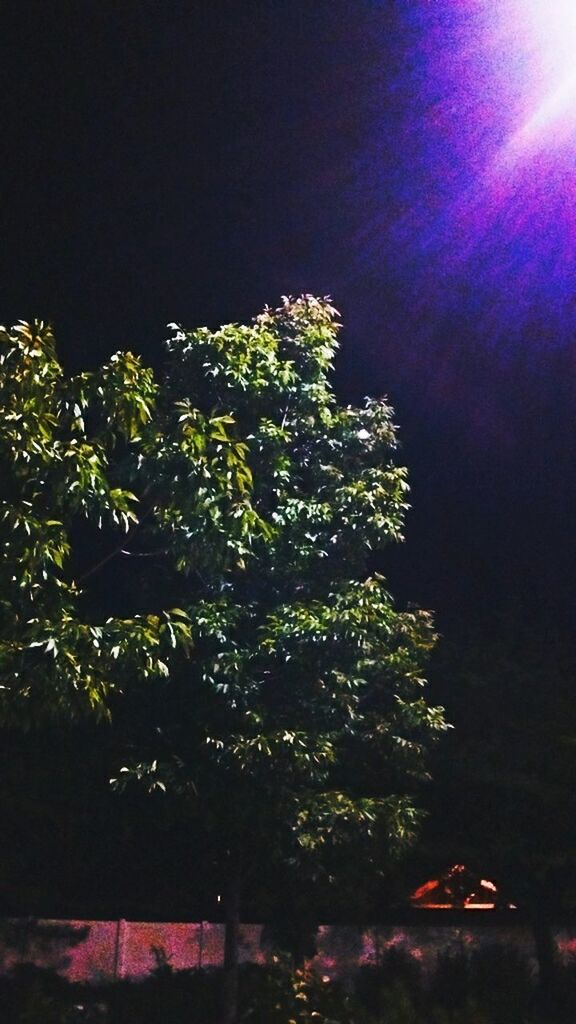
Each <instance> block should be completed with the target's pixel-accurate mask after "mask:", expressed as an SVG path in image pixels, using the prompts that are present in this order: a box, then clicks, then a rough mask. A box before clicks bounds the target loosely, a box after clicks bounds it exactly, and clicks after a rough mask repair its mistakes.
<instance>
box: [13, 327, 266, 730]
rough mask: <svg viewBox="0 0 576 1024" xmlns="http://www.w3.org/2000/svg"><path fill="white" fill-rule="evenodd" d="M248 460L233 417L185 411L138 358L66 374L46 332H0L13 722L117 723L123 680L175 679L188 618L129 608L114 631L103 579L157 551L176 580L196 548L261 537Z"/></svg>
mask: <svg viewBox="0 0 576 1024" xmlns="http://www.w3.org/2000/svg"><path fill="white" fill-rule="evenodd" d="M245 451H246V448H245V445H244V444H242V443H240V442H239V441H238V440H237V439H236V438H235V437H234V435H233V424H232V423H231V420H230V418H229V417H226V416H217V415H214V416H210V415H203V414H202V413H200V412H199V411H198V410H197V409H193V408H191V407H190V405H189V403H187V402H185V401H178V399H177V398H176V397H175V396H171V394H170V378H169V375H168V379H167V381H166V382H165V384H164V386H163V387H160V386H159V384H158V383H157V382H156V381H155V380H154V377H153V374H152V371H151V370H149V369H146V368H145V367H143V366H142V364H141V362H140V360H139V359H138V358H137V357H135V356H133V355H132V354H130V353H124V354H122V353H119V354H117V355H115V356H113V357H112V359H111V360H110V362H109V363H108V364H107V365H105V366H103V367H102V368H101V369H99V370H97V371H95V372H91V373H82V374H80V375H77V376H72V377H70V376H67V375H66V374H65V372H64V369H63V367H62V366H61V365H60V363H59V362H58V360H57V357H56V352H55V346H54V339H53V336H52V331H51V329H50V327H49V326H48V325H46V324H44V323H41V322H38V323H34V324H32V325H28V324H25V323H19V324H17V325H16V326H15V327H13V328H12V329H11V330H7V329H6V328H1V329H0V518H1V520H2V522H3V524H4V532H3V536H4V540H3V558H2V562H1V564H0V686H1V687H2V690H1V693H2V704H1V709H0V710H1V712H2V715H3V718H4V720H5V721H8V722H12V721H14V722H17V723H18V724H22V722H23V721H25V722H30V721H33V720H37V719H38V717H39V716H46V715H47V714H48V715H50V714H60V713H62V712H64V713H65V714H67V715H70V714H72V715H76V714H78V713H81V712H82V711H84V710H86V709H92V710H94V711H97V712H100V713H106V712H107V710H108V704H109V699H110V696H111V694H112V693H113V692H114V691H115V690H116V689H117V688H118V686H119V679H120V678H122V677H125V676H126V675H127V674H132V675H138V676H139V677H154V676H158V675H166V674H167V673H168V671H169V668H168V663H169V661H170V657H171V652H172V651H173V650H174V649H175V648H176V647H179V648H180V647H186V646H187V645H188V644H189V642H190V630H189V624H188V622H187V620H186V617H185V616H184V615H183V614H182V613H181V612H179V611H178V610H174V611H169V610H166V609H164V608H162V609H159V610H158V611H154V613H149V614H144V615H134V614H132V610H133V605H134V603H135V602H134V599H133V601H132V607H127V608H125V609H122V612H123V613H122V614H120V615H119V614H116V615H111V616H108V617H106V618H105V619H104V620H103V621H102V619H101V618H99V616H98V612H99V610H100V609H99V608H98V607H97V605H98V602H97V601H96V602H95V601H94V599H93V594H92V593H91V584H92V583H93V581H94V575H95V574H96V575H98V574H99V573H101V572H102V570H103V569H105V567H107V566H108V565H109V563H110V562H111V561H112V560H114V561H115V563H118V561H119V560H120V561H123V560H124V561H126V560H128V559H130V558H135V559H136V560H138V556H140V555H143V554H144V553H149V551H150V548H151V546H152V547H154V546H156V547H160V548H162V549H163V550H164V551H165V556H166V558H167V559H168V560H169V562H170V563H171V564H172V565H173V567H174V571H176V572H177V571H179V570H183V569H185V568H186V567H188V566H189V564H190V559H191V546H192V545H193V544H194V543H195V544H196V547H197V549H198V550H201V551H204V552H207V551H209V552H210V556H209V557H210V559H211V560H217V559H218V557H219V556H220V555H221V554H223V553H224V552H225V555H226V557H236V558H238V557H240V553H241V552H243V551H244V549H245V546H246V543H247V542H246V537H247V536H248V535H249V534H250V533H251V531H254V532H256V533H257V532H258V529H259V521H258V517H257V516H256V515H255V513H254V512H253V509H252V506H251V503H250V500H249V496H248V494H247V490H248V487H249V484H250V476H249V471H248V469H247V466H246V459H245ZM90 557H91V558H92V561H91V562H89V561H88V558H90ZM140 568H141V567H140V566H138V567H136V566H134V569H135V572H133V573H132V579H131V582H132V592H133V593H137V590H138V574H139V573H140V575H141V571H140ZM105 603H106V602H105ZM108 603H110V602H109V601H108Z"/></svg>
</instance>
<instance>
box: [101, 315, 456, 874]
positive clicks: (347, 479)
mask: <svg viewBox="0 0 576 1024" xmlns="http://www.w3.org/2000/svg"><path fill="white" fill-rule="evenodd" d="M337 331H338V320H337V314H336V311H335V310H334V309H333V307H332V306H331V305H330V303H329V302H328V301H326V300H318V299H314V298H312V297H310V296H305V297H303V298H300V299H296V300H290V299H285V300H284V302H283V305H282V306H281V307H280V308H279V309H277V310H270V309H266V310H265V311H264V313H262V314H261V315H260V316H258V317H257V318H256V320H255V321H254V322H253V324H251V325H249V326H238V325H228V326H226V327H223V328H221V329H220V330H218V331H215V332H212V331H209V330H208V329H201V330H196V331H192V332H185V331H183V330H181V329H180V328H175V329H174V334H173V337H172V338H171V340H170V342H169V343H168V351H169V356H170V360H171V365H173V366H174V367H177V370H178V372H177V373H176V372H175V371H174V370H173V371H172V372H171V374H170V377H169V394H170V399H171V401H172V402H174V403H175V404H176V406H177V407H178V408H180V409H182V410H183V411H182V417H183V422H184V423H185V424H195V423H196V422H197V421H198V419H199V418H204V417H208V416H209V417H211V419H212V422H214V420H215V419H217V420H218V422H220V423H222V424H224V425H225V426H226V429H231V425H232V424H233V425H234V434H235V437H236V438H237V439H238V444H239V446H240V448H241V452H242V454H243V455H244V456H245V464H244V466H243V472H244V477H243V480H244V481H245V482H246V493H245V496H244V498H243V499H242V500H243V501H245V502H250V503H251V504H250V506H249V508H250V513H249V515H248V513H247V512H246V511H244V512H242V507H241V506H239V508H238V510H237V511H235V512H234V513H233V516H234V515H239V516H241V515H242V514H244V515H245V516H248V520H247V521H249V522H250V524H251V526H252V529H251V532H246V531H245V532H244V533H242V531H241V536H240V538H238V537H237V536H236V537H235V536H234V534H233V535H232V538H230V537H229V533H228V525H227V520H226V518H225V517H224V516H223V515H222V513H221V503H216V504H215V498H214V496H212V497H211V498H210V499H208V498H206V499H205V503H206V515H207V524H206V525H205V528H204V531H203V532H195V531H194V530H191V529H190V528H189V526H188V524H187V523H186V524H185V522H184V518H182V519H180V520H179V521H178V523H175V522H174V520H173V518H171V520H170V521H171V525H172V527H173V529H174V534H173V538H172V541H171V543H172V545H173V549H174V550H176V551H177V553H178V560H179V561H178V565H179V567H180V568H185V569H188V570H193V573H192V575H191V576H188V577H186V578H184V577H183V578H182V580H181V587H180V589H179V591H178V593H177V597H178V603H179V604H181V605H182V607H183V608H184V609H185V610H186V612H187V613H188V615H189V618H190V621H191V623H192V626H191V629H192V638H193V641H194V644H195V657H194V659H193V661H192V662H191V663H190V664H189V665H187V666H186V667H185V668H183V669H182V671H181V672H180V673H173V675H172V679H171V683H170V687H169V689H167V688H166V687H164V688H163V689H162V691H161V695H160V697H159V698H158V699H157V702H156V704H154V703H153V701H154V698H151V704H150V705H149V706H148V707H147V709H146V711H145V712H144V713H142V708H141V703H140V701H141V696H140V695H139V696H138V698H137V702H138V707H139V709H140V715H141V720H142V719H146V722H147V723H150V722H152V723H153V724H154V726H155V727H156V730H157V732H156V733H155V736H156V739H155V740H154V736H153V735H152V734H151V733H150V732H148V733H147V732H146V727H144V728H142V729H140V731H139V732H135V739H134V743H135V749H138V750H139V751H140V752H141V754H142V753H144V754H145V755H146V754H147V756H144V757H142V756H140V757H139V758H135V759H134V760H133V762H132V763H131V764H128V765H126V766H125V771H124V772H123V774H122V775H121V776H120V777H119V779H118V780H116V783H117V785H120V784H123V783H124V782H126V781H127V780H128V779H129V778H137V779H138V780H139V781H141V782H144V783H145V784H146V785H147V786H148V787H149V788H150V789H153V788H161V789H162V788H164V789H166V790H168V791H170V792H171V793H178V794H180V795H181V796H183V797H184V798H186V799H187V801H188V807H189V813H191V814H194V815H196V818H195V820H196V822H197V827H198V828H199V830H200V831H201V832H207V833H208V834H210V835H211V836H212V837H213V838H214V846H213V852H214V856H215V858H216V859H217V860H218V859H219V861H220V864H221V870H222V872H223V873H224V874H226V875H228V876H230V873H231V871H232V870H238V871H239V872H240V874H242V875H243V876H244V877H246V876H248V875H250V873H252V875H253V876H254V875H255V874H260V873H261V872H262V871H266V870H267V864H266V863H263V861H264V860H265V861H266V862H268V863H269V862H270V861H273V860H274V858H277V859H282V860H286V859H288V860H289V861H292V862H294V863H295V862H296V861H298V862H299V863H300V865H301V866H302V865H308V866H309V867H310V868H311V870H312V867H314V870H315V869H316V867H317V866H318V864H319V863H320V861H322V862H323V864H324V866H325V867H326V869H327V870H328V872H329V873H337V869H338V866H339V865H340V866H341V865H342V863H343V859H342V857H341V852H342V851H343V850H347V851H348V852H349V850H350V845H351V844H354V845H356V846H357V848H358V852H361V853H362V858H364V863H365V862H366V861H365V858H366V857H368V858H369V859H370V853H369V851H370V850H372V856H373V855H374V852H375V851H376V850H378V856H379V857H380V858H381V860H382V864H385V863H386V861H387V860H389V858H390V856H391V855H393V854H394V853H395V852H397V851H398V850H399V849H401V848H402V847H404V846H405V845H406V844H407V843H408V842H409V841H410V840H411V839H412V837H413V836H414V834H415V830H416V826H417V822H418V811H417V806H416V799H415V794H416V792H417V787H418V783H419V782H420V781H421V780H422V778H424V777H425V775H426V768H425V756H426V750H427V747H428V746H429V744H430V742H431V741H432V740H433V739H434V738H435V736H436V735H438V734H439V733H440V732H442V731H443V730H444V728H445V724H444V720H443V717H442V713H441V709H438V708H433V707H430V706H429V705H428V704H427V703H426V701H425V699H424V696H423V688H424V679H423V678H422V666H423V663H424V662H425V660H426V658H427V655H428V652H429V650H430V648H431V646H432V644H433V642H434V634H433V629H432V625H431V621H430V616H429V615H428V614H427V613H425V612H421V611H416V610H410V611H405V612H399V611H397V610H396V609H395V608H394V605H393V602H392V599H391V597H390V595H389V594H388V592H387V589H386V586H385V582H384V580H383V579H382V578H381V577H380V576H378V575H376V574H372V575H370V559H371V555H372V553H373V552H375V551H377V550H380V549H381V548H382V547H383V546H385V545H386V544H387V543H388V542H390V541H391V540H393V541H394V540H398V539H400V538H401V529H402V521H403V516H404V513H405V510H406V507H407V506H406V492H407V484H406V472H405V470H404V469H403V468H402V467H398V466H397V465H395V463H394V461H393V457H394V454H395V451H396V447H397V441H396V430H395V427H394V425H393V422H392V413H391V410H390V408H389V406H388V405H387V404H386V403H385V402H384V401H375V400H367V401H366V402H365V404H364V405H363V406H362V407H361V408H351V407H342V406H340V405H339V404H338V403H337V401H336V399H335V396H334V393H333V391H332V388H331V385H330V382H329V375H330V372H331V369H332V363H333V357H334V354H335V352H336V348H337ZM185 486H186V487H189V486H190V484H189V481H188V480H186V483H185ZM201 490H202V491H203V488H202V487H201ZM219 531H225V534H224V536H225V537H226V538H227V540H226V543H227V544H228V545H229V548H230V550H229V553H228V557H224V558H221V557H217V554H218V551H219V544H220V540H221V538H220V533H219ZM132 708H133V712H132V713H127V714H126V718H127V720H129V719H131V720H132V722H133V723H134V721H135V719H136V718H137V717H138V712H137V710H136V709H135V707H134V705H133V706H132ZM145 724H146V723H145ZM230 793H234V800H233V801H231V800H230V799H229V794H230ZM216 807H217V808H218V811H217V814H216V813H215V811H214V809H215V808H216ZM233 861H234V862H236V864H235V868H234V869H232V862H233ZM348 861H349V862H350V857H348ZM359 862H360V863H361V862H362V859H361V860H360V861H359Z"/></svg>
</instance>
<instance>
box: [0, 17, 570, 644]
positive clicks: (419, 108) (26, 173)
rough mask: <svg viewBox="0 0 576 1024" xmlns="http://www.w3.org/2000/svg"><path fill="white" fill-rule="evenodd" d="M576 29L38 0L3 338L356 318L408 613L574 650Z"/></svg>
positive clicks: (2, 64) (25, 84)
mask: <svg viewBox="0 0 576 1024" xmlns="http://www.w3.org/2000/svg"><path fill="white" fill-rule="evenodd" d="M575 36H576V18H575V17H574V16H573V15H572V14H571V13H570V8H569V7H568V5H567V4H566V3H560V2H559V0H558V2H556V3H555V2H552V0H548V2H547V3H546V4H542V5H541V4H539V3H538V2H537V0H501V2H498V3H496V2H495V0H458V2H456V0H434V2H433V3H431V2H429V0H405V2H404V0H380V2H370V0H352V2H351V0H290V2H284V0H243V2H236V3H225V2H218V0H213V2H210V3H203V2H192V0H190V2H186V3H184V2H169V3H160V2H151V0H126V2H124V3H122V4H118V3H115V2H112V0H83V2H82V3H78V2H76V0H74V2H73V0H50V2H46V0H41V2H37V0H19V2H18V3H10V2H9V3H7V4H5V5H4V6H3V9H2V13H1V14H0V123H1V125H2V151H3V152H2V161H1V162H0V189H1V194H2V204H1V207H0V237H1V239H2V246H1V255H0V310H1V319H2V320H3V321H4V322H6V321H10V320H13V319H15V318H17V317H22V318H28V319H29V318H31V317H34V316H39V317H44V318H50V319H52V320H53V322H54V325H55V329H56V333H57V336H58V337H59V338H60V339H61V349H62V351H63V353H64V355H65V358H66V360H67V362H68V363H69V365H71V366H73V367H75V368H77V367H80V366H84V365H90V364H93V363H95V362H97V361H99V360H101V359H103V358H105V357H107V356H108V355H110V354H111V353H112V352H113V351H114V350H116V349H118V348H124V347H131V348H133V349H134V350H136V351H138V352H141V353H142V354H143V355H144V356H145V358H147V359H150V360H153V361H154V362H155V363H157V364H159V363H160V362H161V342H162V339H163V337H164V336H165V324H166V323H168V322H171V321H181V322H182V323H183V324H185V325H186V326H193V325H196V324H203V323H207V324H209V325H213V326H216V325H217V324H218V323H220V322H223V321H229V320H241V319H244V318H249V317H250V316H252V315H253V314H255V313H256V312H257V311H258V310H259V309H260V308H261V307H262V306H263V304H264V303H266V302H269V303H274V302H276V300H277V299H278V298H279V296H280V294H282V293H286V292H288V293H298V292H301V291H310V292H315V293H318V294H327V293H329V294H331V295H332V296H333V299H334V302H335V304H336V305H337V306H338V307H339V308H340V309H341V311H342V313H343V318H344V323H345V325H346V326H345V331H344V334H343V348H342V354H341V360H340V363H339V370H338V376H337V384H338V389H339V393H340V394H341V396H342V397H343V398H345V399H349V398H353V399H356V398H358V397H359V396H361V395H362V394H380V393H383V392H384V393H386V394H388V396H389V397H390V399H391V401H392V403H393V404H394V406H395V408H396V410H397V419H398V421H399V422H400V424H401V427H402V437H403V439H404V445H405V446H404V452H403V458H404V459H405V460H406V461H407V462H408V464H409V465H410V468H411V479H412V483H413V495H412V499H413V504H414V512H413V513H412V514H411V516H410V518H409V521H408V527H407V544H406V545H405V546H404V548H403V549H402V550H398V552H395V553H393V554H391V556H390V559H389V561H388V563H387V564H386V565H385V566H384V569H385V570H386V569H387V568H388V569H389V572H390V575H391V582H392V586H393V589H394V590H395V592H397V593H398V594H399V596H400V598H401V599H402V600H408V599H411V600H414V601H415V602H417V603H419V604H421V605H425V606H429V607H432V608H435V609H437V611H438V618H439V622H440V625H441V628H443V629H447V630H450V629H452V628H453V623H454V622H455V621H460V620H461V619H464V618H466V617H467V616H468V617H470V616H471V617H484V618H486V619H489V618H490V616H492V615H502V614H508V613H509V612H510V609H514V613H515V614H520V615H521V616H524V617H525V616H527V615H528V616H529V615H535V616H537V617H538V616H540V617H544V618H545V619H546V620H547V621H549V622H552V621H561V623H562V626H563V628H565V629H566V632H567V635H568V634H570V633H571V631H572V628H573V625H574V624H575V623H574V619H575V616H574V577H575V568H576V564H575V561H576V558H575V556H576V546H575V541H574V535H575V530H574V521H575V511H576V509H575V497H576V493H575V490H576V488H575V485H576V471H575V468H574V457H575V449H574V440H573V438H574V423H575V412H576V386H575V383H574V381H575V370H576V349H575V342H574V324H575V315H576V313H575V305H574V281H575V276H576V257H575V252H576V247H575V245H574V234H575V232H576V222H575V219H574V210H573V206H574V204H573V195H574V184H575V173H576V172H575V170H574V168H575V166H576V163H575V156H576V83H575V82H574V79H573V71H572V67H571V63H570V62H571V60H572V54H573V51H574V45H573V44H574V39H575Z"/></svg>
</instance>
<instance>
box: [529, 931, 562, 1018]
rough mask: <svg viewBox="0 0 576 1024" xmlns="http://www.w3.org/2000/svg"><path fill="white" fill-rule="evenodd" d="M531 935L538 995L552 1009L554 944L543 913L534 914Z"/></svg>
mask: <svg viewBox="0 0 576 1024" xmlns="http://www.w3.org/2000/svg"><path fill="white" fill-rule="evenodd" d="M532 933H533V935H534V946H535V949H536V958H537V960H538V979H539V989H540V995H541V998H542V1000H543V1002H544V1004H545V1005H546V1006H547V1007H549V1008H550V1009H554V1008H555V1006H556V999H557V995H558V990H557V980H558V979H557V962H556V943H555V941H554V935H553V934H552V929H551V927H550V923H549V921H548V920H547V918H546V915H545V913H541V912H538V911H537V912H536V915H535V917H534V920H533V923H532Z"/></svg>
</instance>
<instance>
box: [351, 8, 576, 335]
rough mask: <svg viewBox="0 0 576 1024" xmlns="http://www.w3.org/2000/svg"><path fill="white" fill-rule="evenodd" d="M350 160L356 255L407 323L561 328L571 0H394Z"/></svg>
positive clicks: (498, 329)
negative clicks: (357, 203)
mask: <svg viewBox="0 0 576 1024" xmlns="http://www.w3.org/2000/svg"><path fill="white" fill-rule="evenodd" d="M398 12H399V13H398V15H397V18H396V24H395V26H394V33H395V38H394V39H393V40H392V41H391V40H390V38H388V39H387V40H386V41H385V40H380V43H381V45H382V47H383V48H385V49H386V50H387V52H388V53H390V50H391V43H392V45H393V47H394V50H395V52H396V53H397V55H398V60H397V64H396V66H395V70H394V71H393V72H391V71H390V68H389V67H386V68H385V69H383V70H382V72H381V77H380V78H378V73H377V71H376V63H375V62H376V48H375V47H374V49H373V51H372V53H371V56H370V60H371V61H372V68H373V74H372V78H371V84H370V89H371V110H372V118H373V130H374V135H373V137H372V139H371V140H370V141H369V142H368V143H367V149H366V151H365V153H364V160H363V162H362V165H361V167H360V168H359V175H360V176H361V177H362V178H363V182H364V187H363V188H362V189H361V190H359V191H361V193H362V199H363V202H364V204H365V206H364V211H363V213H364V216H363V222H362V230H361V231H360V232H359V235H358V238H357V252H358V254H359V257H358V258H359V260H361V262H362V265H363V266H364V268H365V269H369V272H370V274H371V275H374V273H375V268H378V270H377V271H376V272H377V273H378V274H379V273H380V272H382V280H383V281H387V282H390V281H391V282H392V285H393V287H394V289H395V294H396V296H400V301H401V303H403V305H404V307H405V308H406V310H407V312H408V314H409V315H410V316H412V317H413V318H415V319H416V318H417V319H418V321H419V322H420V324H424V325H426V324H428V328H427V329H428V330H429V331H433V330H434V327H433V326H431V325H433V324H436V325H437V324H439V323H441V322H443V321H444V322H445V321H446V319H447V320H448V322H450V319H451V318H455V319H456V321H458V322H460V323H463V324H465V325H467V327H469V329H470V330H472V331H473V333H474V334H475V336H477V337H479V338H481V339H482V341H483V342H485V343H488V344H498V345H499V347H501V348H505V347H506V345H508V344H511V343H513V342H514V341H518V340H520V339H521V338H522V337H531V338H533V339H538V340H539V341H541V342H548V343H550V344H565V343H566V342H567V341H569V340H571V339H572V338H573V337H574V333H575V327H576V202H575V199H576V0H434V2H429V0H428V2H427V0H406V2H405V3H400V4H399V5H398Z"/></svg>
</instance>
